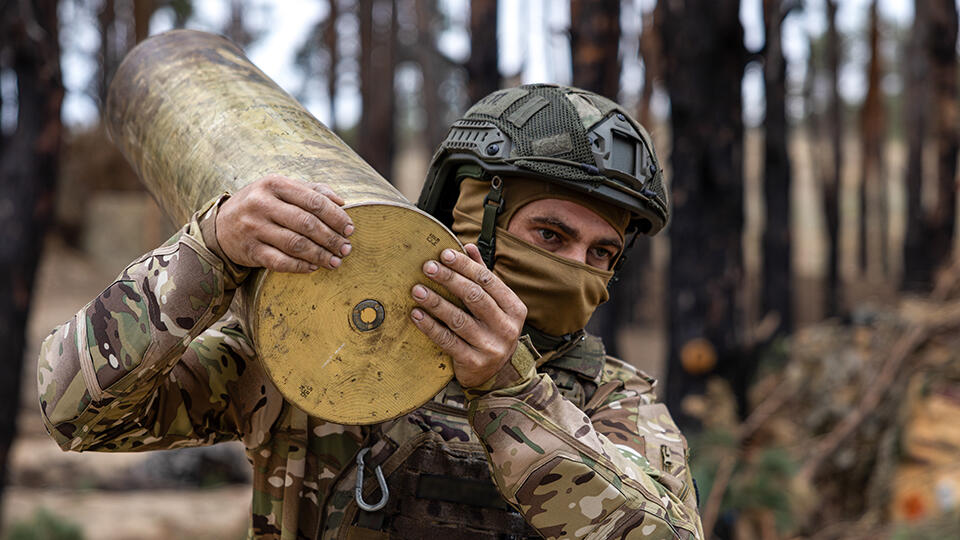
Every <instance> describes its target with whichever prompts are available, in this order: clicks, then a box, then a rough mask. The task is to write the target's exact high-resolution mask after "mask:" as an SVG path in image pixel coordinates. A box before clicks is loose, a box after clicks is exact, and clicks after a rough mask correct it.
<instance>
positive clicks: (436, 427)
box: [37, 201, 703, 539]
mask: <svg viewBox="0 0 960 540" xmlns="http://www.w3.org/2000/svg"><path fill="white" fill-rule="evenodd" d="M216 206H217V205H216V201H212V202H211V203H210V204H208V205H207V207H205V208H204V209H203V210H201V211H200V212H198V213H197V214H196V215H195V216H194V218H193V219H192V220H191V222H190V223H188V224H187V225H186V226H185V227H184V228H183V229H181V231H179V232H178V233H177V234H176V235H175V236H174V237H173V238H172V239H171V240H170V241H169V242H168V243H167V244H166V245H164V246H163V247H161V248H159V249H157V250H155V251H153V252H151V253H148V254H146V255H144V256H143V257H141V258H140V259H138V260H136V261H134V262H133V263H131V265H130V266H129V267H127V269H126V270H124V271H123V273H122V274H121V275H120V276H119V277H118V278H117V280H116V281H115V282H114V283H113V284H111V285H110V286H109V287H107V289H106V290H104V291H103V293H101V294H100V295H99V296H98V297H97V298H95V299H94V300H93V301H91V302H90V303H89V304H87V305H86V306H85V307H84V308H83V309H81V310H80V311H79V312H78V313H77V316H76V317H75V318H74V319H73V320H71V321H68V322H66V323H64V324H63V325H61V326H60V327H58V328H57V329H55V330H54V331H53V333H52V334H51V335H50V336H49V337H48V338H47V339H46V340H45V342H44V344H43V347H42V349H41V352H40V361H39V369H38V374H37V377H38V385H39V391H40V405H41V411H42V415H43V421H44V424H45V426H46V428H47V430H48V431H49V432H50V434H51V436H52V437H53V438H54V439H55V440H56V442H57V443H58V444H59V445H60V446H61V448H63V449H64V450H73V451H88V450H98V451H140V450H150V449H160V448H176V447H182V446H194V445H206V444H213V443H216V442H219V441H224V440H241V441H243V443H244V444H245V446H246V449H247V454H248V457H249V460H250V462H251V464H252V466H253V468H254V475H253V476H254V480H253V499H252V519H251V523H250V530H249V536H250V537H251V538H268V539H295V538H318V537H322V538H346V537H348V536H349V535H350V534H351V531H353V533H354V534H355V533H356V527H354V526H353V525H354V523H355V522H356V509H355V508H352V509H351V505H352V504H354V505H355V503H353V494H352V491H351V490H350V489H349V488H348V487H345V486H352V485H353V478H355V477H356V466H355V463H354V460H355V456H356V454H357V452H358V451H359V450H360V449H361V448H362V447H365V446H372V447H373V448H372V449H371V452H370V454H369V455H370V459H371V464H382V465H383V467H384V468H385V469H390V468H391V467H392V468H393V469H394V470H395V469H397V467H400V465H402V463H403V462H404V460H405V459H408V458H406V457H405V456H404V455H403V453H398V452H397V449H398V448H401V447H408V446H410V444H409V441H413V440H418V441H426V440H430V441H432V442H431V444H435V445H438V446H437V447H438V448H441V449H447V448H449V449H455V450H458V451H459V450H462V451H464V452H467V451H472V450H470V448H476V449H482V452H478V455H480V456H481V457H482V456H483V455H484V453H485V454H486V457H487V461H488V465H489V469H490V471H491V472H492V477H493V481H494V482H495V483H496V487H497V489H498V490H499V493H500V494H501V495H502V497H503V499H504V500H505V501H506V502H507V503H508V504H509V505H510V506H511V507H513V508H514V509H516V510H518V511H519V513H520V514H521V515H522V516H523V518H524V519H525V520H526V521H527V522H528V523H529V524H530V525H532V526H533V527H534V528H535V529H536V530H537V531H539V533H540V534H541V535H543V536H544V537H546V538H702V537H703V534H702V531H701V530H700V520H699V517H698V516H697V510H696V498H695V494H694V490H693V488H692V480H691V477H690V471H689V469H688V468H687V455H686V453H687V449H686V442H685V440H684V439H683V437H682V436H681V435H680V434H679V432H678V430H677V428H676V426H675V425H674V423H673V421H672V420H671V419H670V416H669V414H668V413H667V411H666V408H665V407H664V406H663V405H662V404H658V403H655V400H654V395H653V384H654V383H653V381H652V380H651V379H650V378H649V377H646V376H644V375H643V374H642V373H639V372H637V371H636V370H635V369H634V368H632V367H631V366H629V365H626V364H624V363H622V362H619V361H617V360H615V359H612V358H609V357H606V358H605V357H603V355H602V349H598V348H597V347H596V346H594V345H595V342H594V341H591V340H590V338H584V339H585V343H584V346H582V347H576V348H574V349H573V351H570V352H569V354H566V355H561V356H559V357H557V355H554V356H555V357H553V358H550V359H549V361H548V362H547V363H546V364H545V365H543V366H542V367H541V368H540V371H541V372H540V373H537V368H536V364H537V363H538V361H542V360H544V358H540V357H539V355H538V354H537V353H536V351H534V350H533V348H532V345H530V344H529V342H525V343H524V345H522V346H520V347H518V351H519V352H518V354H517V355H515V357H514V359H513V361H512V362H510V363H508V364H507V365H506V366H505V367H504V369H503V370H502V371H501V373H500V374H498V375H497V376H496V377H494V378H493V379H491V381H488V383H487V384H485V385H484V386H483V387H481V388H473V389H467V390H466V391H464V390H462V389H460V388H459V386H458V385H457V384H456V382H453V383H451V385H450V386H449V387H448V388H447V389H446V390H445V391H444V392H441V394H439V395H438V396H437V397H436V398H435V399H434V400H433V401H431V402H430V403H428V404H427V405H426V406H424V407H423V408H421V409H418V410H417V411H414V412H413V413H411V414H409V415H407V416H405V417H402V418H400V419H397V420H394V421H392V422H388V423H386V424H382V425H379V426H362V427H361V426H343V425H336V424H331V423H328V422H324V421H321V420H319V419H316V418H312V417H309V416H308V415H307V414H306V413H304V412H302V411H300V410H299V409H297V408H296V407H293V406H292V405H290V404H289V403H287V402H285V401H284V400H283V398H282V397H281V396H280V394H279V393H278V391H277V390H276V389H275V388H274V387H273V386H272V385H271V383H270V382H269V379H268V378H267V376H266V374H265V373H264V372H263V370H262V368H261V367H260V364H259V362H258V361H257V359H256V357H255V354H254V352H253V349H252V347H251V345H250V341H249V339H248V338H247V337H246V336H245V334H244V332H243V330H242V328H241V326H240V324H239V322H238V320H237V319H236V317H234V316H233V314H232V312H231V311H230V310H229V306H230V303H231V301H232V298H233V296H234V289H235V287H236V285H237V282H238V281H239V279H241V278H242V274H240V273H238V272H237V271H236V269H235V268H231V267H230V265H229V264H225V262H224V261H223V260H222V259H221V257H220V256H218V255H219V253H220V252H219V248H218V246H216V245H211V244H212V242H211V238H210V235H209V234H204V232H205V229H207V230H208V229H209V223H210V221H211V220H213V219H214V217H215V209H216ZM205 240H206V241H205ZM598 355H599V356H598ZM597 358H600V359H601V361H599V362H598V361H597ZM554 378H556V382H554ZM558 383H559V386H558ZM418 444H419V443H418ZM471 445H472V446H471ZM421 446H422V445H421ZM417 448H420V447H419V446H418V447H417ZM391 460H392V461H391ZM370 469H372V467H370V468H368V473H369V472H370ZM365 486H366V488H370V489H367V490H366V491H369V492H370V494H369V496H368V500H371V498H372V500H376V497H375V496H373V492H372V490H373V488H375V486H376V481H375V480H374V481H373V482H372V483H370V482H367V483H366V484H365ZM321 509H323V511H321ZM350 512H353V514H350ZM522 533H523V531H517V534H522ZM357 537H359V536H357ZM365 537H368V538H374V537H386V536H365Z"/></svg>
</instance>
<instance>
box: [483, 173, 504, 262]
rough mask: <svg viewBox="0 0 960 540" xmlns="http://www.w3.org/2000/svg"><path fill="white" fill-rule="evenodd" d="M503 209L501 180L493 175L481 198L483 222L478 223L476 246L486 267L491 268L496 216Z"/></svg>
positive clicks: (494, 252)
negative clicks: (488, 190) (478, 234)
mask: <svg viewBox="0 0 960 540" xmlns="http://www.w3.org/2000/svg"><path fill="white" fill-rule="evenodd" d="M502 211H503V180H501V179H500V177H499V176H494V177H493V180H491V181H490V192H489V193H487V196H486V197H484V198H483V222H482V223H481V225H480V237H479V238H477V248H478V249H479V250H480V257H481V258H482V259H483V263H484V264H485V265H487V268H489V269H491V270H493V259H494V255H495V254H496V251H497V238H496V230H497V216H498V215H500V212H502Z"/></svg>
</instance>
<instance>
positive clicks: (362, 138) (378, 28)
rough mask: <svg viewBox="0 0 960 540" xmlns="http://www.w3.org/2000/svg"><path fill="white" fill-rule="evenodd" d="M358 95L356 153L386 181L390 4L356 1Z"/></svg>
mask: <svg viewBox="0 0 960 540" xmlns="http://www.w3.org/2000/svg"><path fill="white" fill-rule="evenodd" d="M357 7H358V9H359V18H360V95H361V99H362V100H363V115H362V116H361V117H360V129H359V135H358V138H357V143H356V147H357V153H359V154H360V156H361V157H363V159H365V160H366V161H367V162H368V163H370V165H373V168H374V169H376V170H377V172H378V173H380V174H381V175H383V176H384V177H385V178H387V179H388V180H389V179H390V177H391V176H392V168H393V155H394V145H395V140H394V129H393V127H394V99H393V98H394V96H393V94H394V92H393V72H394V65H395V60H394V51H395V50H396V47H395V41H396V39H395V38H396V28H397V24H396V20H397V10H396V4H395V2H394V0H360V2H358V4H357Z"/></svg>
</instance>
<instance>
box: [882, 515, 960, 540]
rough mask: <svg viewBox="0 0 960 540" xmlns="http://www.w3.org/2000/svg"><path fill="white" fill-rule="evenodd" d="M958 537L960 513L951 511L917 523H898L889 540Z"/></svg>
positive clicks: (959, 532) (959, 535)
mask: <svg viewBox="0 0 960 540" xmlns="http://www.w3.org/2000/svg"><path fill="white" fill-rule="evenodd" d="M941 538H960V513H957V512H953V513H950V514H945V515H943V516H939V517H935V518H931V519H928V520H924V521H922V522H919V523H910V524H902V525H898V526H897V527H896V529H894V531H893V534H892V535H891V536H890V540H940V539H941Z"/></svg>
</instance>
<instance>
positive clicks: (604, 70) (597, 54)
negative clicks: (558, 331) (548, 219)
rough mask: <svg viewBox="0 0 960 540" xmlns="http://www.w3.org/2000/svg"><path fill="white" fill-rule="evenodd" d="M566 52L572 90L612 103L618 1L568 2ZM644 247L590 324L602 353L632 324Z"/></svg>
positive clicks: (616, 82) (616, 81) (643, 242)
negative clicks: (569, 63)
mask: <svg viewBox="0 0 960 540" xmlns="http://www.w3.org/2000/svg"><path fill="white" fill-rule="evenodd" d="M570 21H571V23H570V52H571V57H572V61H573V85H574V86H577V87H580V88H583V89H584V90H590V91H591V92H596V93H598V94H600V95H602V96H605V97H608V98H610V99H613V100H616V99H617V93H618V92H619V91H620V62H619V51H620V1H619V0H603V1H586V0H570ZM647 246H649V241H648V240H647V239H645V238H641V239H639V240H638V241H637V243H636V244H635V247H634V248H633V249H632V250H631V252H630V253H629V254H628V257H627V260H626V262H624V265H623V267H621V269H620V273H619V275H618V276H617V279H616V280H615V281H614V282H613V283H612V284H611V285H610V301H608V302H607V303H605V304H602V305H601V306H600V307H599V308H597V310H596V311H595V312H594V314H593V317H591V319H590V324H589V325H588V326H587V328H588V330H589V331H591V332H593V333H595V334H597V335H599V336H600V337H601V338H602V339H603V343H604V345H606V347H607V352H608V353H609V354H612V355H614V356H619V355H620V351H619V350H618V349H619V347H618V345H617V334H618V333H619V331H620V330H621V329H622V328H624V327H625V326H628V325H629V324H630V323H631V322H632V318H633V312H634V309H633V307H634V303H635V302H636V301H637V300H638V298H637V295H638V294H640V293H641V292H642V289H643V287H642V281H643V277H644V276H645V275H647V274H646V273H643V272H641V271H640V269H641V267H642V263H643V262H644V259H645V257H644V256H643V253H642V250H643V248H645V247H647Z"/></svg>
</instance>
